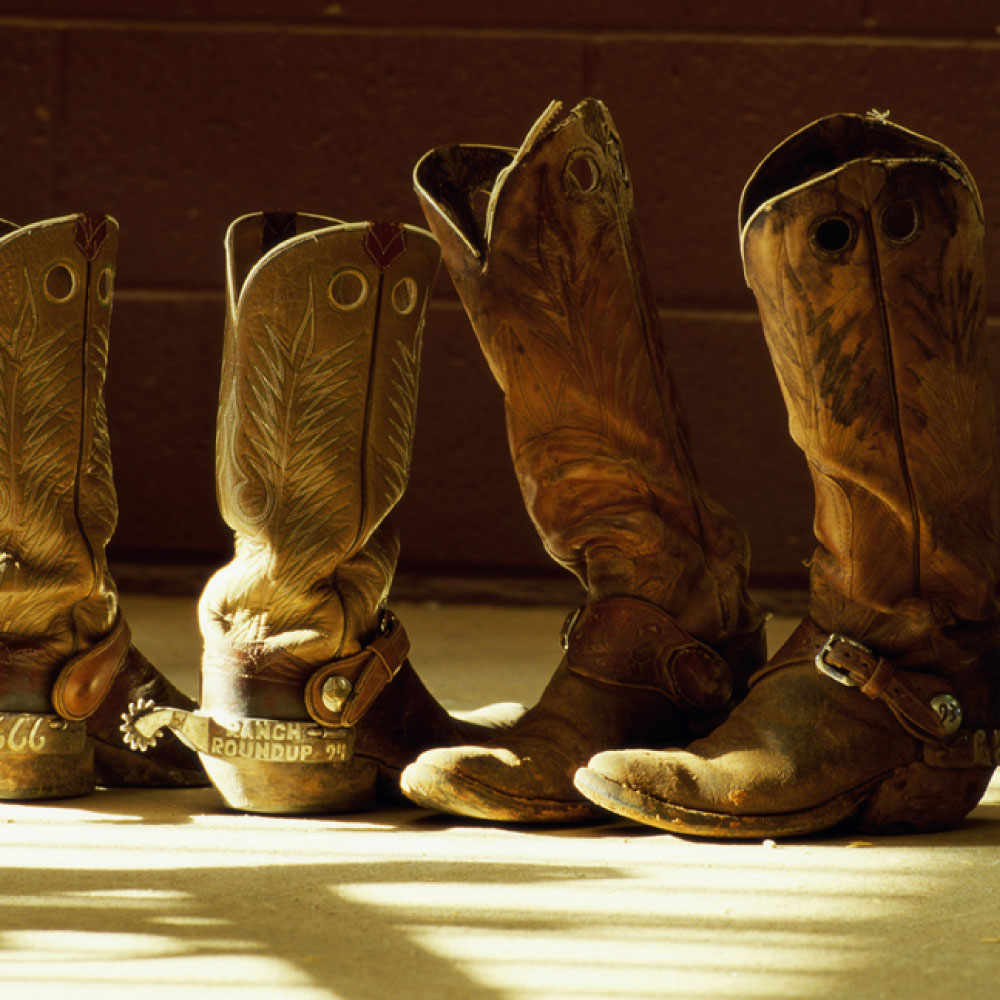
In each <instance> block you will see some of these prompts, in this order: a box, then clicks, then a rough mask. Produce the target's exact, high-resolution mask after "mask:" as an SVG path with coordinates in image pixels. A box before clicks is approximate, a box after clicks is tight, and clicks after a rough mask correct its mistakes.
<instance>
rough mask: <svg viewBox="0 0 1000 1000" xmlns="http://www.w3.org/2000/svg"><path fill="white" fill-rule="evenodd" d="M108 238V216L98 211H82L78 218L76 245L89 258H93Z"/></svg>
mask: <svg viewBox="0 0 1000 1000" xmlns="http://www.w3.org/2000/svg"><path fill="white" fill-rule="evenodd" d="M107 238H108V217H107V216H106V215H104V214H102V213H97V212H82V213H81V214H80V215H79V216H78V217H77V220H76V245H77V246H78V247H79V248H80V252H81V253H82V254H83V256H84V257H86V258H87V260H93V259H94V258H95V257H96V256H97V255H98V253H99V252H100V250H101V247H102V246H104V241H105V240H106V239H107Z"/></svg>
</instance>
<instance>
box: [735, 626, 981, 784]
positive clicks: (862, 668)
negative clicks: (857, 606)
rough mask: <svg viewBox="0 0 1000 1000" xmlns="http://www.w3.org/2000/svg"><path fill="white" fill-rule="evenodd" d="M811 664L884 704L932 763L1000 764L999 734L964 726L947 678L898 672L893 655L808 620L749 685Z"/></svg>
mask: <svg viewBox="0 0 1000 1000" xmlns="http://www.w3.org/2000/svg"><path fill="white" fill-rule="evenodd" d="M810 660H811V661H812V662H813V663H814V664H815V667H816V669H817V671H818V672H819V673H821V674H823V675H825V676H826V677H828V678H830V679H831V680H833V681H836V682H837V683H838V684H843V685H845V686H846V687H854V688H857V689H858V690H859V691H860V692H861V693H862V694H864V695H865V696H866V697H868V698H870V699H871V700H873V701H875V700H878V701H881V702H882V703H883V704H885V706H886V707H887V708H888V709H889V711H891V712H892V714H893V716H895V718H896V720H897V721H898V722H899V724H900V725H901V726H902V727H903V728H904V729H905V730H906V731H907V732H908V733H909V734H910V735H911V736H914V737H915V738H917V739H919V740H922V741H923V742H924V744H925V754H924V756H925V760H926V761H927V762H928V763H932V764H935V765H937V766H942V767H961V766H966V767H980V766H982V767H991V766H995V765H996V764H998V763H1000V732H998V731H996V730H976V731H972V730H970V729H968V728H961V727H962V709H961V705H960V703H959V700H958V697H957V695H956V693H955V689H954V688H953V687H952V685H951V684H950V683H949V682H948V681H947V679H945V678H944V677H939V676H936V675H934V674H926V673H920V672H917V671H912V670H909V669H905V668H897V667H896V666H894V665H893V663H892V661H891V659H889V658H888V657H885V656H879V655H878V654H877V653H876V652H875V651H874V650H871V649H869V648H868V647H867V646H864V645H862V644H861V643H859V642H856V641H855V640H853V639H849V638H848V637H846V636H843V635H839V634H837V633H833V634H831V633H829V632H824V631H822V630H821V629H820V627H819V626H818V625H817V624H816V623H815V622H814V621H812V620H811V619H809V618H806V619H805V620H804V621H803V622H802V623H801V624H800V625H799V627H798V628H797V629H796V630H795V632H794V633H793V634H792V636H791V637H790V638H789V640H788V642H786V643H785V645H784V646H783V647H782V649H781V651H780V652H779V653H778V655H777V656H775V657H774V659H773V660H772V661H771V662H770V663H769V664H767V666H765V667H764V668H762V669H761V670H759V671H757V673H756V674H754V675H753V677H751V678H750V686H751V687H753V686H754V685H755V684H757V683H759V682H760V680H761V679H762V678H763V677H765V676H767V675H768V674H771V673H773V672H774V671H776V670H780V669H781V668H783V667H789V666H793V665H797V664H798V665H801V664H802V663H808V662H809V661H810Z"/></svg>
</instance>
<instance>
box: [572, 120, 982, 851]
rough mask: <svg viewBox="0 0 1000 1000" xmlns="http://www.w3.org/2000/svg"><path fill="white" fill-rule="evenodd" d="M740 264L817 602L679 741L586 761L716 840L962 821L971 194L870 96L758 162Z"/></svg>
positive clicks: (974, 300) (972, 334)
mask: <svg viewBox="0 0 1000 1000" xmlns="http://www.w3.org/2000/svg"><path fill="white" fill-rule="evenodd" d="M741 223H742V226H743V253H744V261H745V265H746V275H747V280H748V283H749V284H750V287H751V288H752V289H753V291H754V293H755V295H756V296H757V301H758V304H759V306H760V311H761V317H762V320H763V325H764V332H765V335H766V337H767V341H768V346H769V348H770V351H771V356H772V358H773V360H774V364H775V368H776V369H777V373H778V379H779V381H780V383H781V388H782V392H783V394H784V397H785V402H786V404H787V406H788V411H789V423H790V426H791V432H792V436H793V437H794V439H795V441H796V443H797V444H798V445H799V447H801V448H802V450H803V451H804V452H805V455H806V458H807V460H808V462H809V469H810V472H811V473H812V477H813V482H814V485H815V491H816V521H815V527H816V536H817V539H818V541H819V547H818V548H817V549H816V552H815V555H814V556H813V560H812V585H811V590H812V599H811V613H810V617H809V618H807V619H806V620H805V621H804V622H803V623H802V624H801V625H800V626H799V628H798V629H797V630H796V632H795V633H794V634H793V635H792V637H791V638H790V639H789V640H788V642H787V643H786V644H785V645H784V647H783V648H782V649H781V650H780V651H779V652H778V654H777V655H776V656H775V657H774V658H773V659H772V660H771V662H770V663H769V664H768V666H767V667H766V668H765V669H764V670H762V671H761V672H760V673H759V674H758V675H757V676H756V677H754V678H753V679H752V680H751V684H752V688H751V691H750V694H749V696H748V697H747V699H746V700H745V701H744V702H743V703H742V704H741V705H740V706H739V707H738V708H737V709H736V710H735V711H734V712H733V714H732V715H731V716H730V718H729V720H728V721H727V722H726V723H725V724H724V725H723V726H721V727H720V728H719V729H718V730H717V731H716V732H714V733H713V734H712V735H711V736H709V737H708V738H707V739H704V740H700V741H698V742H696V743H694V744H693V745H692V746H690V747H689V748H688V750H687V752H683V753H681V752H669V753H654V752H635V753H627V752H626V753H603V754H600V755H599V756H597V757H596V758H595V759H594V760H592V761H591V762H590V765H589V767H588V768H587V769H586V770H583V771H581V772H580V774H579V776H578V778H577V784H578V786H579V787H580V788H581V789H582V790H583V791H584V792H585V793H586V794H587V796H588V797H590V798H591V799H592V800H593V801H595V802H597V803H599V804H600V805H603V806H605V807H607V808H609V809H611V810H613V811H614V812H618V813H621V814H622V815H626V816H630V817H632V818H634V819H637V820H639V821H640V822H644V823H650V824H652V825H654V826H659V827H663V828H665V829H669V830H676V831H679V832H683V833H692V834H703V835H706V836H712V837H760V836H791V835H796V834H802V833H809V832H812V831H816V830H823V829H826V828H828V827H831V826H833V825H834V824H837V823H840V822H841V821H844V820H847V819H852V820H853V821H854V822H855V823H857V824H859V825H860V826H861V827H863V828H865V829H868V830H873V831H877V830H899V829H912V830H929V829H935V828H939V827H943V826H948V825H951V824H954V823H955V822H957V821H958V820H960V819H961V818H962V817H963V816H965V815H966V813H968V812H969V810H970V809H972V808H973V807H974V806H975V804H976V803H977V802H978V801H979V799H980V797H981V795H982V794H983V791H984V789H985V788H986V785H987V783H988V782H989V780H990V775H991V774H992V769H993V766H994V765H995V764H996V763H997V762H998V749H1000V748H998V733H997V727H998V725H1000V697H998V683H997V680H998V636H1000V632H998V622H997V566H998V551H997V547H998V518H997V458H996V448H997V441H996V423H995V417H994V400H993V385H992V381H991V379H990V375H989V368H988V364H987V340H986V335H985V329H984V324H983V308H984V302H985V300H984V296H983V249H982V244H983V212H982V205H981V203H980V200H979V195H978V193H977V191H976V187H975V184H974V183H973V180H972V178H971V176H970V175H969V172H968V170H967V169H966V168H965V166H964V164H963V163H962V162H961V161H960V160H959V159H958V157H956V156H955V155H954V153H952V152H951V151H950V150H949V149H946V148H945V147H944V146H942V145H940V144H939V143H937V142H933V141H931V140H930V139H925V138H923V137H922V136H919V135H915V134H914V133H912V132H909V131H907V130H906V129H903V128H900V127H899V126H897V125H894V124H891V123H889V122H887V121H885V120H884V116H880V115H877V114H874V113H873V115H871V116H869V117H860V116H856V115H835V116H833V117H830V118H824V119H821V120H820V121H818V122H815V123H814V124H812V125H810V126H808V127H807V128H805V129H803V130H802V131H801V132H798V133H797V134H795V135H793V136H792V137H791V138H790V139H788V140H786V141H785V142H784V143H782V144H781V145H780V146H778V148H777V149H776V150H775V151H774V152H773V153H771V155H770V156H768V157H767V159H765V160H764V162H763V163H762V164H761V165H760V166H759V167H758V168H757V171H756V172H755V173H754V175H753V177H751V179H750V181H749V183H748V185H747V188H746V190H745V192H744V195H743V202H742V207H741Z"/></svg>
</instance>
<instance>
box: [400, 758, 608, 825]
mask: <svg viewBox="0 0 1000 1000" xmlns="http://www.w3.org/2000/svg"><path fill="white" fill-rule="evenodd" d="M400 787H401V788H402V790H403V794H404V795H405V796H406V797H407V798H408V799H409V800H410V801H411V802H415V803H416V804H417V805H418V806H422V807H423V808H424V809H431V810H433V811H434V812H443V813H450V814H452V815H455V816H467V817H469V818H470V819H484V820H489V821H491V822H494V823H574V822H579V821H580V820H592V819H594V818H595V816H596V815H597V811H596V810H595V809H594V808H593V807H592V806H591V805H590V804H589V803H588V802H585V801H582V800H581V801H578V802H566V801H560V800H555V799H523V798H519V797H518V796H515V795H509V794H506V793H502V792H498V791H497V790H496V789H495V788H491V787H490V786H489V785H485V784H483V783H482V782H479V781H476V780H475V779H474V778H470V777H468V776H467V775H463V776H462V777H461V779H456V778H455V776H454V775H453V774H451V773H450V772H448V771H445V770H442V769H440V768H436V767H431V766H428V765H427V764H421V765H420V766H419V767H415V766H412V765H411V766H410V767H408V768H406V770H405V771H403V774H402V776H401V777H400Z"/></svg>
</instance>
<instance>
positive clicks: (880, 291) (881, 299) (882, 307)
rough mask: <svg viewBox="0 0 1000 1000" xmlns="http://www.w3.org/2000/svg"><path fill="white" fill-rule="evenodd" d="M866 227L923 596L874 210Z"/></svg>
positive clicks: (916, 580) (916, 586) (916, 515)
mask: <svg viewBox="0 0 1000 1000" xmlns="http://www.w3.org/2000/svg"><path fill="white" fill-rule="evenodd" d="M864 219H865V229H866V232H867V235H868V243H869V246H870V248H871V251H870V252H871V261H872V263H871V274H872V281H873V282H874V284H875V298H876V301H877V302H878V309H879V319H880V322H881V326H882V342H883V347H884V349H885V367H886V380H887V383H888V386H889V403H890V408H891V411H892V429H893V434H894V436H895V438H896V448H897V451H898V454H899V469H900V474H901V475H902V477H903V485H904V487H905V489H906V497H907V501H908V503H909V506H910V521H911V527H912V531H913V542H912V545H913V548H912V553H911V558H912V560H913V596H914V597H920V596H921V588H920V512H919V510H918V508H917V498H916V492H915V490H914V487H913V480H912V478H911V476H910V468H909V463H908V462H907V458H906V444H905V442H904V440H903V428H902V424H901V421H900V414H899V390H898V386H897V384H896V368H895V360H894V357H893V350H892V335H891V331H890V329H889V315H888V311H887V309H886V301H885V289H884V287H883V285H882V265H881V261H880V259H879V253H878V245H877V243H876V239H875V227H874V225H872V219H871V211H870V208H869V210H867V211H865V212H864Z"/></svg>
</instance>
